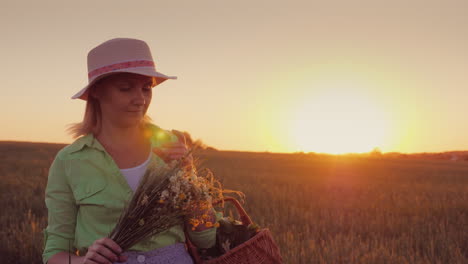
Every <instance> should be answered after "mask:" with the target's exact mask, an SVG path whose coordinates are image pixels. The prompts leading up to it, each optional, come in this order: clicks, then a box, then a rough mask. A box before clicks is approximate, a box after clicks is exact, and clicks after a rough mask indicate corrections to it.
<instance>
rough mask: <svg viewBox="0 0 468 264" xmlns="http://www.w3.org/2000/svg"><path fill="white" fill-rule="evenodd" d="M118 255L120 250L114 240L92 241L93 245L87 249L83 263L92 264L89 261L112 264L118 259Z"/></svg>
mask: <svg viewBox="0 0 468 264" xmlns="http://www.w3.org/2000/svg"><path fill="white" fill-rule="evenodd" d="M120 253H122V248H120V246H119V245H117V243H115V241H114V240H112V239H110V238H107V237H104V238H101V239H98V240H96V241H94V243H93V244H92V245H91V246H90V247H89V248H88V252H87V253H86V257H85V260H86V261H85V263H93V262H91V261H94V262H96V263H100V264H103V263H106V264H107V263H110V264H112V263H113V262H115V261H118V260H119V259H120V258H119V255H120Z"/></svg>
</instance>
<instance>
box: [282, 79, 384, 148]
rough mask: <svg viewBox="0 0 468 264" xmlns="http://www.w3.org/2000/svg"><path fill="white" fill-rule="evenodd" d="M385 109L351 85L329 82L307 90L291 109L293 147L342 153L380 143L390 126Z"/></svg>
mask: <svg viewBox="0 0 468 264" xmlns="http://www.w3.org/2000/svg"><path fill="white" fill-rule="evenodd" d="M383 110H384V109H381V106H379V104H378V102H376V101H374V100H373V99H372V98H371V97H370V96H368V95H366V94H365V93H364V92H362V91H360V90H359V89H356V87H354V86H353V85H350V84H347V85H343V84H341V85H339V86H337V87H335V86H331V85H330V86H329V87H327V89H326V90H324V91H321V92H318V93H313V94H310V96H307V97H306V98H304V100H303V101H302V102H301V103H300V104H299V105H298V106H297V107H296V108H295V109H294V112H293V116H294V118H293V119H292V120H291V122H292V123H291V126H290V131H291V133H292V135H291V137H292V138H293V139H294V141H293V144H294V148H295V150H297V151H305V152H309V151H311V152H326V153H332V154H342V153H350V152H355V153H358V152H368V151H371V150H372V149H373V148H375V147H380V146H381V145H382V144H383V143H384V142H385V139H386V131H388V130H389V124H388V122H389V120H388V118H386V115H385V112H384V111H383Z"/></svg>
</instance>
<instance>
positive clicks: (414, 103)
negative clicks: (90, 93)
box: [0, 0, 468, 153]
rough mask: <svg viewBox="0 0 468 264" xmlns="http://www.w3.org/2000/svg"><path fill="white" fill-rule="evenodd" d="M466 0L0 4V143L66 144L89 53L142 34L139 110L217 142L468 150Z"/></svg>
mask: <svg viewBox="0 0 468 264" xmlns="http://www.w3.org/2000/svg"><path fill="white" fill-rule="evenodd" d="M467 11H468V1H466V0H459V1H457V0H439V1H431V0H424V1H423V0H393V1H383V0H362V1H352V0H342V1H333V0H332V1H310V0H303V1H302V0H301V1H284V0H282V1H276V0H268V1H255V0H248V1H247V0H236V1H222V0H210V1H205V0H197V1H177V0H175V1H156V0H153V1H142V0H138V1H117V0H99V1H96V0H94V1H59V0H55V1H48V0H45V1H44V0H41V1H3V0H1V2H0V32H1V40H2V41H1V44H0V47H1V48H0V57H1V58H2V63H0V79H1V82H2V85H1V88H0V89H1V94H2V95H1V97H0V109H1V112H0V121H1V123H2V129H1V130H0V140H18V141H36V142H58V143H67V144H68V143H71V142H72V141H73V140H72V138H71V137H70V136H69V135H67V134H66V133H65V128H66V125H67V124H70V123H74V122H79V121H81V120H82V116H83V113H84V107H85V102H84V101H82V100H72V99H70V97H71V96H72V95H74V94H75V93H76V92H78V91H79V90H80V89H81V88H83V87H84V86H85V85H86V83H87V68H86V55H87V52H88V51H89V50H90V49H92V48H93V47H95V46H96V45H98V44H100V43H102V42H104V41H106V40H108V39H111V38H115V37H131V38H139V39H142V40H145V41H146V42H147V43H148V44H149V45H150V47H151V49H152V53H153V57H154V58H155V60H156V67H157V69H158V71H160V72H162V73H164V74H167V75H173V76H177V77H178V80H168V81H166V82H165V83H163V84H161V85H160V86H157V87H156V88H155V90H154V91H153V101H152V105H151V106H150V108H149V110H148V114H149V115H150V116H151V117H152V118H153V120H154V121H155V123H156V124H157V125H159V126H160V127H162V128H165V129H177V130H181V131H188V132H189V133H190V134H191V135H192V137H193V138H194V139H201V140H202V141H203V142H205V143H206V144H208V145H210V146H213V147H215V148H218V149H221V150H244V151H270V152H296V151H305V152H309V151H313V152H328V153H346V152H368V151H370V150H372V149H373V148H374V147H379V148H380V149H381V150H382V151H383V152H391V151H398V152H407V153H408V152H411V153H412V152H438V151H448V150H468V116H467V115H466V113H468V73H467V71H468V15H467Z"/></svg>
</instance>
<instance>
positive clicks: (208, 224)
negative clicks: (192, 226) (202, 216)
mask: <svg viewBox="0 0 468 264" xmlns="http://www.w3.org/2000/svg"><path fill="white" fill-rule="evenodd" d="M205 226H206V227H213V223H211V222H206V223H205Z"/></svg>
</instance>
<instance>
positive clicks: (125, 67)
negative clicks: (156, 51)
mask: <svg viewBox="0 0 468 264" xmlns="http://www.w3.org/2000/svg"><path fill="white" fill-rule="evenodd" d="M117 72H129V73H136V74H141V75H146V76H152V77H155V78H156V85H159V84H160V83H162V82H164V81H165V80H167V79H177V77H176V76H167V75H165V74H162V73H160V72H157V71H156V65H155V63H154V60H153V57H152V56H151V51H150V48H149V46H148V44H146V42H144V41H142V40H139V39H131V38H115V39H111V40H108V41H106V42H104V43H102V44H100V45H99V46H97V47H95V48H94V49H92V50H91V51H89V53H88V85H86V86H85V87H84V88H83V89H81V90H80V91H79V92H78V93H76V94H75V95H73V96H72V97H71V99H82V100H85V101H86V100H87V99H88V88H90V87H91V86H92V85H93V84H94V83H95V82H96V81H97V80H99V79H101V78H103V77H105V76H108V75H111V74H113V73H117Z"/></svg>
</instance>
